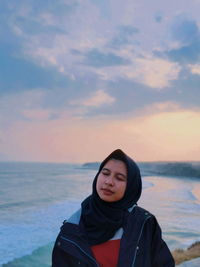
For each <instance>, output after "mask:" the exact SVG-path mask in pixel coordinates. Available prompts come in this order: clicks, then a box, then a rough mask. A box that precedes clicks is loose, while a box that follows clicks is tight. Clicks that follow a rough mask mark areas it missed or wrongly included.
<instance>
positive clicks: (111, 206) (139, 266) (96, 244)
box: [52, 149, 175, 267]
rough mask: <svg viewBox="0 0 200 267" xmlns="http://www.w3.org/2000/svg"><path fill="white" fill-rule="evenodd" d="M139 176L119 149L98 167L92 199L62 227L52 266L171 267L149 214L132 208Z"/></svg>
mask: <svg viewBox="0 0 200 267" xmlns="http://www.w3.org/2000/svg"><path fill="white" fill-rule="evenodd" d="M141 191H142V182H141V176H140V171H139V168H138V166H137V165H136V163H135V162H134V161H133V160H132V159H131V158H130V157H128V156H127V155H126V154H125V153H124V152H123V151H122V150H120V149H117V150H115V151H114V152H112V153H111V154H110V155H109V156H108V157H107V158H106V159H105V160H104V161H103V162H102V163H101V165H100V167H99V171H98V173H97V175H96V176H95V178H94V181H93V191H92V195H91V196H89V197H88V198H86V199H85V200H84V201H83V202H82V204H81V209H80V210H78V211H77V212H76V213H75V214H73V216H72V217H71V218H70V219H69V220H68V221H65V222H64V223H63V226H62V227H61V231H60V233H59V235H58V237H57V239H56V242H55V246H54V249H53V253H52V266H53V267H64V266H65V267H67V266H71V267H73V266H91V267H93V266H94V267H95V266H96V267H97V266H99V267H100V266H101V267H122V266H123V267H174V266H175V265H174V260H173V258H172V256H171V253H170V251H169V249H168V247H167V245H166V243H165V242H164V241H163V240H162V236H161V229H160V227H159V225H158V223H157V221H156V218H155V217H154V215H152V214H150V213H149V212H148V211H146V210H144V209H142V208H140V207H138V206H137V201H138V200H139V198H140V195H141Z"/></svg>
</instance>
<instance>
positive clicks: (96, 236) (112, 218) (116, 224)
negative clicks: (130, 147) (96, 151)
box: [79, 149, 142, 245]
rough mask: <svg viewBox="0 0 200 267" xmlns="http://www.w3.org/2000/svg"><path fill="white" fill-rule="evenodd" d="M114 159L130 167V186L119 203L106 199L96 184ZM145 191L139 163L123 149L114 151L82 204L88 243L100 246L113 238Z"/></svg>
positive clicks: (84, 230)
mask: <svg viewBox="0 0 200 267" xmlns="http://www.w3.org/2000/svg"><path fill="white" fill-rule="evenodd" d="M110 159H117V160H121V161H123V162H124V163H125V165H126V167H127V186H126V190H125V193H124V196H123V198H122V199H120V200H118V201H115V202H106V201H104V200H102V199H101V198H100V197H99V195H98V193H97V191H96V183H97V178H98V175H99V173H100V172H101V170H102V168H103V167H104V165H105V164H106V163H107V162H108V161H109V160H110ZM141 192H142V181H141V176H140V170H139V168H138V166H137V164H136V163H135V162H134V161H133V160H132V159H131V158H130V157H129V156H127V155H126V154H125V153H124V152H123V151H122V150H120V149H117V150H115V151H113V152H112V153H111V154H110V155H109V156H108V157H107V158H106V159H105V160H104V161H103V162H102V163H101V165H100V167H99V171H98V173H97V174H96V176H95V178H94V181H93V191H92V195H90V196H89V197H88V198H86V199H85V200H84V201H83V202H82V204H81V207H82V213H81V219H80V223H79V225H80V229H81V231H82V232H84V233H85V235H86V237H87V240H88V243H89V244H90V245H96V244H100V243H103V242H105V241H108V240H109V239H111V238H112V237H113V236H114V234H115V232H116V231H117V230H118V229H119V228H120V227H123V226H124V224H125V221H126V218H127V215H128V209H129V208H130V207H132V206H133V205H134V204H136V203H137V201H138V199H139V198H140V195H141Z"/></svg>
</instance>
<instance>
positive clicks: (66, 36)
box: [0, 0, 200, 162]
mask: <svg viewBox="0 0 200 267" xmlns="http://www.w3.org/2000/svg"><path fill="white" fill-rule="evenodd" d="M199 13H200V0H190V1H188V0H187V1H186V0H175V1H174V0H168V1H160V0H151V1H148V0H126V1H124V0H57V1H54V0H45V1H41V0H40V1H39V0H20V1H19V0H9V1H8V0H1V1H0V161H38V162H88V161H99V160H102V159H103V158H105V156H107V155H108V154H109V153H111V152H112V151H113V150H114V149H116V148H121V149H122V150H124V151H125V152H126V153H127V154H128V155H130V156H131V157H133V158H134V159H135V160H136V161H198V160H200V20H199Z"/></svg>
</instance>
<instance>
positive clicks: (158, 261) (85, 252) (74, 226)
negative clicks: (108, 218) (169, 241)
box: [52, 206, 175, 267]
mask: <svg viewBox="0 0 200 267" xmlns="http://www.w3.org/2000/svg"><path fill="white" fill-rule="evenodd" d="M75 217H76V216H75ZM79 217H80V213H79V215H78V216H77V218H73V220H72V221H71V222H65V223H64V224H63V226H62V227H61V231H60V233H59V235H58V237H57V239H56V242H55V245H54V249H53V253H52V267H69V266H70V267H75V266H84V267H86V266H91V267H97V266H99V265H98V263H97V262H96V260H95V258H94V257H93V255H92V251H91V249H90V247H89V245H88V243H87V241H86V240H85V238H84V236H83V235H82V234H81V232H80V230H79V227H78V222H79ZM123 230H124V232H123V235H122V238H121V242H120V252H119V261H118V267H122V266H123V267H174V266H175V264H174V259H173V258H172V255H171V253H170V251H169V249H168V247H167V245H166V243H165V242H164V241H163V239H162V236H161V229H160V226H159V225H158V223H157V220H156V218H155V217H154V215H152V214H150V213H149V212H148V211H146V210H144V209H142V208H140V207H138V206H136V207H135V208H134V209H133V210H132V211H131V213H130V215H129V217H128V220H127V223H126V225H125V226H124V229H123Z"/></svg>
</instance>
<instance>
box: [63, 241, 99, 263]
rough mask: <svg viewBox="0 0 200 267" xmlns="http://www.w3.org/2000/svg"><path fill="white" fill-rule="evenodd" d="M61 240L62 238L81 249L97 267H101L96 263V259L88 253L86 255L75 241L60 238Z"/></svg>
mask: <svg viewBox="0 0 200 267" xmlns="http://www.w3.org/2000/svg"><path fill="white" fill-rule="evenodd" d="M60 238H62V239H63V240H65V241H68V242H70V243H72V244H73V245H75V246H76V247H77V248H78V249H80V251H81V252H82V253H83V254H85V255H86V256H87V257H88V258H89V259H91V260H92V261H93V262H94V263H95V265H96V266H98V267H99V264H98V263H97V262H96V261H95V259H94V258H93V257H92V256H90V255H89V254H88V253H86V252H85V251H84V250H83V249H82V248H81V247H80V246H79V245H78V244H77V243H75V242H74V241H72V240H70V239H68V238H65V237H63V236H60Z"/></svg>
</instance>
